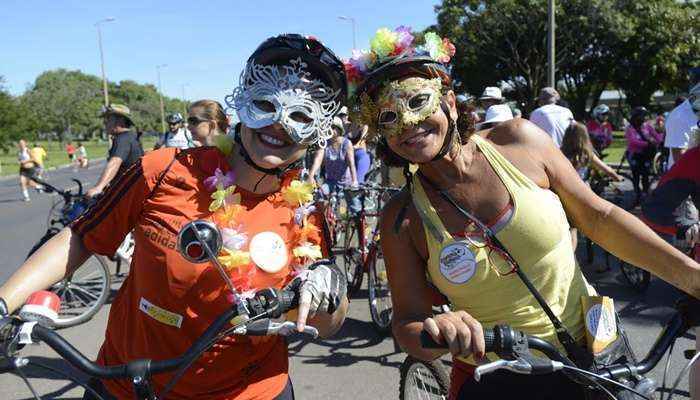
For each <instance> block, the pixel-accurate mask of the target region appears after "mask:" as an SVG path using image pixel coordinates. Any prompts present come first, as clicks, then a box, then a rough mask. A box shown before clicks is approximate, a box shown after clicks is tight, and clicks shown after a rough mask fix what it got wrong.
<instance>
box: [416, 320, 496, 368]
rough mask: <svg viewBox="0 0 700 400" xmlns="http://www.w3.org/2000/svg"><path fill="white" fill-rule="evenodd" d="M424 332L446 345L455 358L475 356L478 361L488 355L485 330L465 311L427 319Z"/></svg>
mask: <svg viewBox="0 0 700 400" xmlns="http://www.w3.org/2000/svg"><path fill="white" fill-rule="evenodd" d="M423 330H425V331H426V332H428V334H429V335H430V336H431V337H432V338H433V340H435V342H437V343H442V344H445V346H446V347H447V348H448V349H449V350H450V353H451V354H452V355H453V356H459V357H467V356H469V355H472V354H473V355H474V357H475V358H476V359H481V358H483V357H484V355H485V354H486V351H485V349H486V345H485V344H484V330H483V328H482V327H481V324H480V323H479V321H477V320H476V319H474V317H472V316H471V315H469V314H468V313H467V312H465V311H454V312H452V311H451V312H446V313H443V314H439V315H436V316H433V317H431V318H426V319H425V321H423Z"/></svg>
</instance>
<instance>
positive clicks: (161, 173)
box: [146, 151, 184, 200]
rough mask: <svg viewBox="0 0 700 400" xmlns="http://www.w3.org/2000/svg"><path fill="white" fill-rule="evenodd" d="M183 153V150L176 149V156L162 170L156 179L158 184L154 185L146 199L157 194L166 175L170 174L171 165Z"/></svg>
mask: <svg viewBox="0 0 700 400" xmlns="http://www.w3.org/2000/svg"><path fill="white" fill-rule="evenodd" d="M183 153H184V152H182V151H176V153H175V156H174V157H173V159H172V160H170V162H169V163H168V165H167V166H166V167H165V169H164V170H162V171H161V172H160V174H158V180H157V181H156V184H155V185H154V186H153V189H151V192H150V193H149V194H148V196H147V197H146V200H150V199H151V198H152V197H153V196H154V195H155V193H156V190H157V189H158V188H159V187H160V184H161V183H163V179H165V175H167V174H168V171H170V168H171V167H172V166H173V164H174V163H175V160H179V159H180V157H182V154H183Z"/></svg>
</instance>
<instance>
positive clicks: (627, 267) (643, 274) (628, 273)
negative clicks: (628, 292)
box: [619, 260, 651, 293]
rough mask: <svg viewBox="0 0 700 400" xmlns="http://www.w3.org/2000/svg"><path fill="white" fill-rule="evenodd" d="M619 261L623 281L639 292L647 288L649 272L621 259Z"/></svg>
mask: <svg viewBox="0 0 700 400" xmlns="http://www.w3.org/2000/svg"><path fill="white" fill-rule="evenodd" d="M619 261H620V271H622V276H623V277H624V278H625V281H627V283H628V284H629V285H630V286H631V287H632V289H634V290H636V291H637V292H639V293H644V292H645V291H646V290H647V289H648V288H649V283H650V282H651V273H650V272H649V271H645V270H643V269H641V268H637V267H635V266H633V265H631V264H628V263H626V262H624V261H622V260H619Z"/></svg>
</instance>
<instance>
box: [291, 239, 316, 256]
mask: <svg viewBox="0 0 700 400" xmlns="http://www.w3.org/2000/svg"><path fill="white" fill-rule="evenodd" d="M292 253H293V254H294V257H299V258H308V259H310V260H318V259H319V258H322V257H323V253H321V246H319V245H317V244H311V243H308V242H307V243H304V244H302V245H300V246H297V247H295V248H294V250H292Z"/></svg>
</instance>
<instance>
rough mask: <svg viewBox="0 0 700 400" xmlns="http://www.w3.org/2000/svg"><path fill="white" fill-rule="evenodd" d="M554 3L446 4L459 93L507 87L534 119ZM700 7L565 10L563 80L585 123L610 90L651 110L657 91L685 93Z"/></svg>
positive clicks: (666, 0) (443, 18)
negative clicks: (681, 89) (590, 105)
mask: <svg viewBox="0 0 700 400" xmlns="http://www.w3.org/2000/svg"><path fill="white" fill-rule="evenodd" d="M546 10H547V1H546V0H491V1H488V2H484V1H480V0H443V1H442V3H441V4H440V5H438V6H436V7H435V11H436V13H437V24H436V25H435V26H433V27H429V28H428V30H437V31H438V32H439V33H440V34H442V35H444V36H447V37H449V38H450V39H451V40H452V41H453V42H454V43H455V45H456V47H457V55H456V56H455V59H454V61H453V65H454V75H455V77H456V80H457V82H458V84H459V86H458V90H460V91H469V92H470V93H476V94H478V93H480V92H481V90H483V88H484V87H485V86H488V85H494V84H496V83H498V82H504V83H505V84H506V85H507V86H510V87H511V88H512V91H511V92H510V93H509V94H508V95H509V97H511V98H513V99H515V100H516V101H518V103H521V104H524V105H525V110H526V111H530V110H532V109H533V108H534V107H535V102H534V99H535V97H536V95H537V93H538V92H539V89H540V88H542V87H543V86H545V76H546V68H547V52H546V49H547V26H546V21H547V11H546ZM697 10H698V5H696V4H681V3H680V2H676V1H674V0H650V1H645V2H639V1H634V0H569V1H563V2H557V9H556V13H557V30H556V42H557V61H556V66H557V79H558V82H559V87H558V89H560V90H561V91H562V94H563V96H564V98H565V99H566V100H567V101H569V103H570V104H571V107H572V109H573V111H574V114H575V115H576V116H577V118H583V117H584V115H585V113H586V108H587V103H588V101H589V100H590V99H593V103H594V104H593V105H594V106H595V104H596V103H597V99H598V98H599V97H600V94H601V92H602V91H603V90H604V89H605V88H606V87H608V86H610V85H614V86H616V87H619V88H621V89H622V90H623V91H624V92H625V93H626V94H627V97H628V101H629V102H632V103H637V104H647V103H648V100H649V97H650V96H651V94H652V93H653V92H654V91H655V90H657V89H660V88H661V89H669V88H673V87H678V86H679V85H680V82H683V81H684V80H685V79H684V78H685V73H684V70H685V69H687V68H686V67H687V65H688V63H690V62H692V61H696V60H697V57H695V58H694V59H693V58H692V56H691V55H693V54H698V53H700V50H699V49H698V40H699V39H698V38H699V37H700V35H698V33H699V31H698V27H697V23H692V21H698V20H699V19H700V16H699V15H698V11H697Z"/></svg>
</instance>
